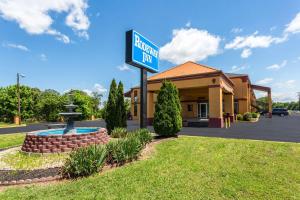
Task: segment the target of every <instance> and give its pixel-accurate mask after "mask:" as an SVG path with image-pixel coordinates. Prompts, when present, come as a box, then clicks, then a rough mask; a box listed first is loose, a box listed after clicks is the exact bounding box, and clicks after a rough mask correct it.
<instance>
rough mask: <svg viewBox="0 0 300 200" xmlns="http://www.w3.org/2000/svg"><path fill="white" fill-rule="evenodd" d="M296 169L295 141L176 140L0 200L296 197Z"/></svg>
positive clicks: (299, 148) (299, 161)
mask: <svg viewBox="0 0 300 200" xmlns="http://www.w3.org/2000/svg"><path fill="white" fill-rule="evenodd" d="M299 166H300V145H299V144H296V143H277V142H264V141H251V140H236V139H218V138H205V137H179V138H178V139H172V140H166V141H163V142H161V143H160V144H158V145H157V146H156V151H155V153H154V154H153V155H152V156H151V157H150V158H148V159H147V160H141V161H137V162H134V163H132V164H130V165H126V166H123V167H120V168H117V169H115V170H111V171H107V172H104V173H102V174H100V175H94V176H92V177H88V178H83V179H79V180H75V181H65V182H62V183H59V184H52V185H51V184H50V185H46V186H27V187H25V188H24V187H23V188H20V187H17V188H10V189H7V190H5V191H4V192H2V193H1V194H0V199H30V200H33V199H180V200H181V199H300V168H299Z"/></svg>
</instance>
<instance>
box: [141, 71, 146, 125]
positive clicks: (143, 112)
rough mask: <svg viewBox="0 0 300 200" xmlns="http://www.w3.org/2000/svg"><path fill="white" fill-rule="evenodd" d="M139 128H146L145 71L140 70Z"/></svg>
mask: <svg viewBox="0 0 300 200" xmlns="http://www.w3.org/2000/svg"><path fill="white" fill-rule="evenodd" d="M140 99H141V101H140V106H141V113H140V127H141V128H146V127H147V71H146V70H145V69H144V68H141V92H140Z"/></svg>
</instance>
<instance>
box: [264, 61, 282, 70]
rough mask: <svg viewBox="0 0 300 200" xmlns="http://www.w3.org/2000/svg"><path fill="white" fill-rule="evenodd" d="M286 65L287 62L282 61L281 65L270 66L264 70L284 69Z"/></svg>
mask: <svg viewBox="0 0 300 200" xmlns="http://www.w3.org/2000/svg"><path fill="white" fill-rule="evenodd" d="M286 64H287V60H284V61H282V63H280V64H273V65H270V66H268V67H266V69H268V70H279V69H281V68H283V67H285V66H286Z"/></svg>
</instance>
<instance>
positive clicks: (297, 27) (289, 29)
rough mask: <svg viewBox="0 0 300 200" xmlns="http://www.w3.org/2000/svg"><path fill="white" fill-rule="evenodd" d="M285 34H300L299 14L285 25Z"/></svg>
mask: <svg viewBox="0 0 300 200" xmlns="http://www.w3.org/2000/svg"><path fill="white" fill-rule="evenodd" d="M284 32H285V33H300V12H299V13H298V14H297V15H296V17H295V18H294V19H293V20H292V21H291V22H290V23H289V24H287V25H286V29H285V30H284Z"/></svg>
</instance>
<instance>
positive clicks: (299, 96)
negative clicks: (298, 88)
mask: <svg viewBox="0 0 300 200" xmlns="http://www.w3.org/2000/svg"><path fill="white" fill-rule="evenodd" d="M298 101H299V102H298V104H299V105H298V106H299V110H300V92H298Z"/></svg>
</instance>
